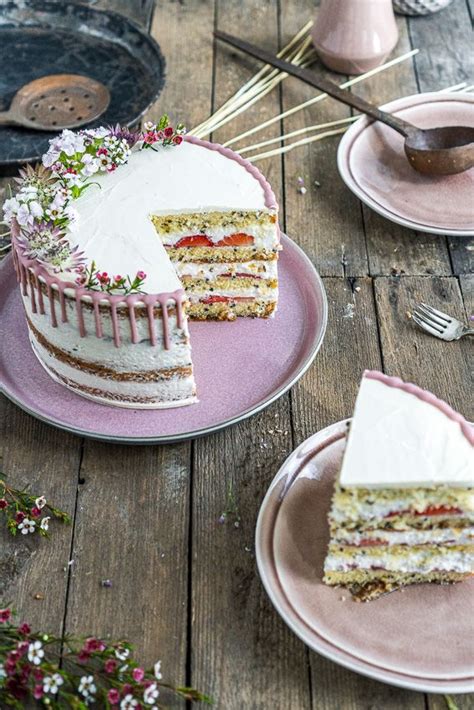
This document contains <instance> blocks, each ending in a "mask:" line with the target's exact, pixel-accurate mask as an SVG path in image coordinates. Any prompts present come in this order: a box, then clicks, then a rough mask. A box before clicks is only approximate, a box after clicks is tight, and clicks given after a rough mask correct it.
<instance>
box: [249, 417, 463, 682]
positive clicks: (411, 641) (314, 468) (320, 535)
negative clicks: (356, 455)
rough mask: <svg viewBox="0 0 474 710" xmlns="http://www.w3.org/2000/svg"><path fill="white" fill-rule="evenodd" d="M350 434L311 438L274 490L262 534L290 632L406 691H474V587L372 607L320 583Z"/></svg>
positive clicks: (260, 548) (270, 581)
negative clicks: (338, 478) (335, 489)
mask: <svg viewBox="0 0 474 710" xmlns="http://www.w3.org/2000/svg"><path fill="white" fill-rule="evenodd" d="M346 430H347V422H338V423H337V424H334V425H332V426H330V427H328V428H327V429H324V430H323V431H321V432H319V433H318V434H315V435H314V436H312V437H310V438H309V439H307V441H305V442H304V443H303V444H301V446H299V447H298V448H297V449H296V450H295V451H294V452H293V453H292V454H291V456H290V457H289V458H288V459H287V461H286V462H285V463H284V465H283V466H282V468H281V469H280V471H279V473H278V474H277V476H276V478H275V479H274V481H273V483H272V484H271V486H270V489H269V491H268V493H267V495H266V497H265V500H264V502H263V505H262V508H261V510H260V515H259V519H258V524H257V533H256V552H257V562H258V568H259V572H260V576H261V578H262V581H263V584H264V585H265V588H266V590H267V592H268V594H269V596H270V598H271V600H272V602H273V604H274V606H275V607H276V609H277V611H278V612H279V614H280V615H281V616H282V618H283V619H284V621H285V622H286V623H287V624H288V626H289V627H290V628H291V629H292V630H293V631H294V632H295V633H296V634H297V635H298V636H299V637H300V638H301V639H302V640H303V641H304V642H305V643H306V644H307V645H308V646H309V647H310V648H312V649H313V650H315V651H317V652H318V653H320V654H322V655H323V656H326V657H327V658H330V659H331V660H332V661H335V662H336V663H339V664H340V665H342V666H345V667H347V668H350V669H351V670H354V671H357V672H358V673H362V674H363V675H366V676H369V677H370V678H375V679H377V680H381V681H384V682H386V683H391V684H392V685H398V686H402V687H404V688H412V689H414V690H420V691H426V692H434V693H468V692H472V691H473V690H474V678H473V662H472V659H473V639H474V614H473V613H472V611H473V584H472V582H471V581H466V582H462V583H460V584H455V585H449V586H441V585H436V584H431V585H429V584H424V585H414V586H412V587H407V588H405V589H402V590H398V591H396V592H393V593H392V594H387V595H385V596H383V597H380V598H379V599H376V600H374V601H371V602H366V603H360V602H359V603H357V602H355V601H353V599H352V597H351V595H350V593H349V592H348V591H347V590H345V589H342V588H335V587H328V586H326V585H324V584H323V582H322V575H323V563H324V558H325V555H326V550H327V544H328V540H329V529H328V521H327V515H328V510H329V506H330V501H331V496H332V493H333V487H334V479H335V476H336V474H337V472H338V470H339V466H340V463H341V459H342V453H343V450H344V442H345V434H346Z"/></svg>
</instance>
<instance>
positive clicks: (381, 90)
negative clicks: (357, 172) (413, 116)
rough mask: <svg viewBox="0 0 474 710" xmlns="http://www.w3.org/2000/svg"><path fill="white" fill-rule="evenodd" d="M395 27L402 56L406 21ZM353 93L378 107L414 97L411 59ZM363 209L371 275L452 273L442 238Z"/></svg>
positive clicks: (406, 48) (406, 44) (406, 45)
mask: <svg viewBox="0 0 474 710" xmlns="http://www.w3.org/2000/svg"><path fill="white" fill-rule="evenodd" d="M397 25H398V30H399V33H400V39H399V41H398V44H397V46H396V48H395V50H394V52H393V54H394V55H400V54H403V53H404V52H408V51H409V50H410V49H411V48H412V47H411V45H410V38H409V35H408V29H407V22H406V19H405V18H404V17H397ZM416 46H418V45H416ZM438 88H442V86H441V85H440V86H439V87H438ZM354 91H356V92H357V93H359V94H360V95H361V96H363V97H364V98H366V99H368V100H369V101H374V102H375V103H378V104H379V105H380V104H383V103H387V102H388V101H391V100H393V99H396V98H399V97H401V96H409V95H410V94H416V93H417V92H418V89H417V82H416V77H415V72H414V66H413V62H412V60H409V61H405V62H403V63H402V64H399V65H398V66H396V67H393V69H389V70H388V71H385V72H383V73H382V74H379V75H378V76H377V75H376V76H374V77H372V78H371V79H370V80H369V81H367V82H362V83H361V84H359V85H358V86H356V87H354ZM362 209H363V213H364V227H365V234H366V238H367V250H368V253H369V268H370V273H371V274H372V275H374V276H375V275H378V274H385V275H388V274H390V273H391V272H392V270H394V269H395V270H396V271H397V272H398V273H406V274H446V275H448V274H451V273H452V271H451V262H450V259H449V253H448V249H447V245H446V239H445V238H444V237H440V236H436V235H430V234H422V233H419V232H414V231H412V230H411V229H406V228H405V227H401V226H399V225H397V224H395V223H393V222H390V221H389V220H387V219H384V218H383V217H381V216H380V215H378V214H377V213H376V212H373V210H371V209H370V208H368V207H366V206H365V205H363V207H362Z"/></svg>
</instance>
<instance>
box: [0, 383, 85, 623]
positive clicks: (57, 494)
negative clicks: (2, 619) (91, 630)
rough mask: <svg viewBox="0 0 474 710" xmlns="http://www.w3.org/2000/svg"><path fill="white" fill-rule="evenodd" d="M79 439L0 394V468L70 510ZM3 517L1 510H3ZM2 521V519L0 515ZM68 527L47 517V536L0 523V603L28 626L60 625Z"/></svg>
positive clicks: (12, 481)
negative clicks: (20, 532)
mask: <svg viewBox="0 0 474 710" xmlns="http://www.w3.org/2000/svg"><path fill="white" fill-rule="evenodd" d="M80 445H81V442H80V439H78V438H76V437H74V436H71V435H69V434H65V433H63V432H60V431H56V430H55V429H53V428H52V427H50V426H48V425H46V424H42V423H41V422H39V421H38V420H36V419H33V417H30V416H29V415H28V414H25V413H24V412H22V411H21V410H20V409H18V407H16V406H15V405H14V404H12V403H11V402H9V401H8V400H7V399H6V398H5V397H3V395H0V470H1V471H3V472H4V474H5V475H6V476H7V480H8V482H9V483H10V484H11V485H12V486H13V487H15V488H24V487H26V486H30V488H31V491H32V492H33V493H37V494H38V495H45V496H46V499H47V500H49V501H50V502H51V503H52V504H53V505H54V506H56V507H58V508H61V509H62V510H65V511H66V512H68V513H69V514H70V515H71V516H73V514H74V507H75V500H76V490H77V474H78V469H79V461H80ZM2 517H3V516H2ZM2 523H3V520H2ZM71 537H72V527H71V526H68V525H63V524H61V523H57V522H56V523H55V522H53V521H52V522H51V539H49V540H48V539H45V538H42V537H40V536H39V535H37V534H35V535H31V536H30V535H28V536H23V535H17V536H16V537H12V536H11V535H10V533H8V532H7V530H6V527H4V526H3V524H2V526H0V606H1V605H2V602H4V603H7V602H10V603H11V602H13V604H14V607H15V608H16V609H17V611H18V613H19V615H20V617H21V618H22V619H27V620H28V621H29V622H30V623H31V625H32V627H33V628H41V629H44V630H47V629H49V630H50V631H51V632H52V633H54V634H58V635H59V634H60V633H61V632H62V630H63V618H64V613H65V607H66V593H67V583H68V570H69V567H68V562H69V552H70V547H71Z"/></svg>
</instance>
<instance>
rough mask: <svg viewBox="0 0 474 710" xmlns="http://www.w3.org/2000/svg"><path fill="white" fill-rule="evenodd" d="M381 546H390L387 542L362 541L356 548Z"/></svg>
mask: <svg viewBox="0 0 474 710" xmlns="http://www.w3.org/2000/svg"><path fill="white" fill-rule="evenodd" d="M380 545H388V542H387V541H386V540H378V539H374V540H361V541H360V542H359V544H358V545H356V547H377V546H380Z"/></svg>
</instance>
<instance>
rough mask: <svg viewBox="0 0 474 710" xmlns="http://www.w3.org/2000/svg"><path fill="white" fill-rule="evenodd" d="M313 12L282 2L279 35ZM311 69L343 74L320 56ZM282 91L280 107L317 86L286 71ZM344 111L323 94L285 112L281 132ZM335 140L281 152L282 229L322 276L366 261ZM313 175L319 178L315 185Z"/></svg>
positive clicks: (307, 3) (355, 270)
mask: <svg viewBox="0 0 474 710" xmlns="http://www.w3.org/2000/svg"><path fill="white" fill-rule="evenodd" d="M316 12H317V11H316ZM313 15H314V2H312V1H311V0H303V1H302V2H299V3H297V4H295V3H284V4H283V5H282V8H281V26H282V28H283V31H284V36H283V41H284V42H286V41H287V40H288V39H289V38H290V37H291V36H293V35H294V34H295V33H296V32H297V31H298V30H299V29H300V27H301V26H302V25H303V24H304V22H305V20H306V19H307V18H311V17H312V16H313ZM312 69H313V71H314V72H315V73H316V74H321V75H323V76H325V77H329V78H331V79H333V80H334V81H336V82H337V83H341V82H342V81H344V79H345V78H346V77H343V76H341V75H340V74H331V73H330V72H328V70H327V69H325V68H324V67H322V65H321V64H320V63H319V62H315V63H314V64H313V66H312ZM282 93H283V109H284V110H287V109H289V108H291V107H293V106H296V105H298V104H300V103H302V102H304V101H307V100H308V99H310V98H312V97H313V96H316V95H317V94H318V93H319V92H318V91H317V90H316V89H313V88H311V87H309V86H307V85H306V84H303V82H301V81H299V80H298V79H295V78H293V77H291V78H288V79H285V82H284V85H283V92H282ZM349 115H350V112H349V109H348V108H347V107H346V106H343V105H342V104H339V103H338V102H336V101H334V100H333V99H326V100H324V101H321V102H319V103H317V104H315V105H314V106H310V107H309V108H306V109H304V110H303V111H299V112H298V113H296V114H294V115H292V116H290V117H288V118H286V119H285V120H284V121H283V129H282V133H283V132H284V133H289V132H290V131H293V130H297V129H300V128H303V127H305V126H311V125H315V124H318V123H325V122H329V121H333V120H336V119H339V118H344V117H346V116H349ZM293 140H295V139H293ZM337 145H338V138H337V137H332V138H327V139H324V140H323V141H321V142H317V143H312V144H311V143H310V144H308V145H305V146H302V147H300V148H296V149H295V150H294V151H291V152H290V153H288V154H287V155H285V162H284V164H285V185H286V202H287V205H288V208H287V231H288V234H289V235H290V236H291V238H292V239H294V240H295V241H297V242H298V244H299V245H300V246H302V247H303V249H304V250H305V252H306V253H307V254H308V256H309V257H310V259H311V260H312V261H313V262H314V264H315V265H316V267H317V268H318V270H319V272H320V274H321V275H322V276H344V275H346V276H363V275H365V274H366V273H367V270H368V266H367V251H366V244H365V235H364V229H363V223H362V214H361V208H360V203H359V201H358V200H357V199H356V198H355V197H354V196H353V195H352V193H351V192H350V191H349V190H348V189H347V188H346V187H345V185H344V184H343V182H342V180H341V179H340V178H339V175H338V171H337V165H336V152H337ZM265 164H266V161H264V162H262V163H261V165H262V167H263V168H264V167H265ZM259 165H260V164H259ZM299 177H302V178H303V179H304V182H305V187H306V188H307V192H306V194H305V195H301V194H300V193H299V192H298V178H299ZM315 181H318V182H319V184H320V186H319V187H318V186H317V185H315Z"/></svg>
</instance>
